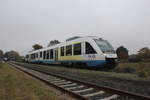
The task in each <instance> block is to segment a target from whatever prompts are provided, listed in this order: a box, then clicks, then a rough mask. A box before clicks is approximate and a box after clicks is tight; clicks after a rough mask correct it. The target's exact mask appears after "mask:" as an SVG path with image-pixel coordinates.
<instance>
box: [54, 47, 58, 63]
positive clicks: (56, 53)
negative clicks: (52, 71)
mask: <svg viewBox="0 0 150 100" xmlns="http://www.w3.org/2000/svg"><path fill="white" fill-rule="evenodd" d="M54 59H55V61H58V48H56V49H55V58H54Z"/></svg>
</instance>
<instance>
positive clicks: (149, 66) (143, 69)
mask: <svg viewBox="0 0 150 100" xmlns="http://www.w3.org/2000/svg"><path fill="white" fill-rule="evenodd" d="M114 71H115V72H119V73H132V74H137V75H138V76H139V77H141V76H143V75H141V73H143V74H144V73H145V75H144V76H145V77H150V63H149V62H139V63H127V62H126V63H120V64H119V65H118V66H117V68H116V69H114Z"/></svg>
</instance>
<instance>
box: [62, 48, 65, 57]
mask: <svg viewBox="0 0 150 100" xmlns="http://www.w3.org/2000/svg"><path fill="white" fill-rule="evenodd" d="M64 53H65V52H64V47H61V56H64Z"/></svg>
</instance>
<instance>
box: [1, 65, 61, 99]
mask: <svg viewBox="0 0 150 100" xmlns="http://www.w3.org/2000/svg"><path fill="white" fill-rule="evenodd" d="M3 66H4V67H2V68H1V69H0V100H57V99H58V98H57V97H56V95H55V94H54V93H53V92H52V91H50V90H49V89H46V87H45V86H43V85H42V84H40V83H39V81H37V80H33V79H31V78H30V77H27V76H25V75H24V74H23V73H22V72H19V71H17V70H16V69H13V68H11V67H10V65H7V64H3Z"/></svg>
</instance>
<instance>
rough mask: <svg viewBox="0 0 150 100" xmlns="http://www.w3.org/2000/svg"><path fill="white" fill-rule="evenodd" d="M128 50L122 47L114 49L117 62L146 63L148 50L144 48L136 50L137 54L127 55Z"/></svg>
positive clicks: (149, 54) (148, 55)
mask: <svg viewBox="0 0 150 100" xmlns="http://www.w3.org/2000/svg"><path fill="white" fill-rule="evenodd" d="M128 52H129V51H128V49H127V48H125V47H124V46H120V47H118V48H117V49H116V53H117V56H118V59H119V60H129V61H130V62H139V61H146V60H148V61H149V59H150V49H149V48H148V47H144V48H141V49H139V50H138V53H137V54H132V55H129V54H128Z"/></svg>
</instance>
